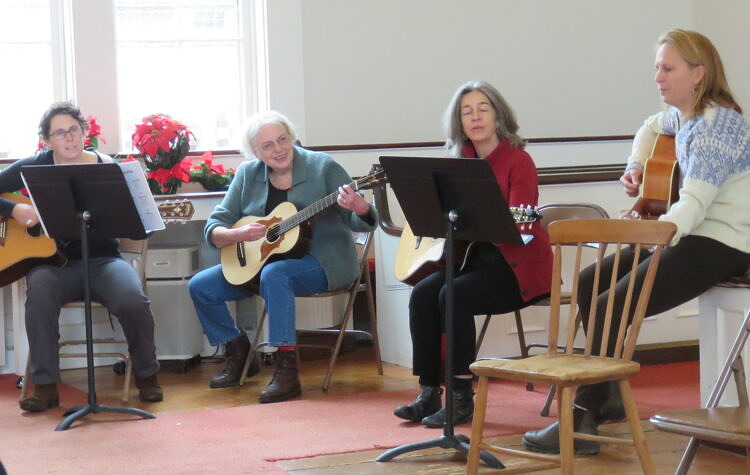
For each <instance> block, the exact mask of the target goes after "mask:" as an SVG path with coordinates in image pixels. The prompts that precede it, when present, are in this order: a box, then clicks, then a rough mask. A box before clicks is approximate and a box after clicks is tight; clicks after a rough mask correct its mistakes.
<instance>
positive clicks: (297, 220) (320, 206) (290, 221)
mask: <svg viewBox="0 0 750 475" xmlns="http://www.w3.org/2000/svg"><path fill="white" fill-rule="evenodd" d="M369 178H370V177H363V178H362V179H361V180H362V181H360V180H355V181H353V182H351V183H349V186H351V187H352V189H354V191H357V190H358V189H359V186H360V184H361V183H363V182H365V181H367V180H368V179H369ZM338 194H339V192H338V191H334V192H333V193H331V194H330V195H328V196H325V197H323V198H321V199H319V200H318V201H316V202H315V203H313V204H311V205H309V206H306V207H305V208H304V209H302V210H300V211H298V212H297V213H295V214H293V215H292V216H290V217H288V218H286V219H285V220H283V221H281V222H280V223H279V228H278V229H279V230H278V235H279V236H280V235H282V234H284V233H285V232H287V231H289V230H290V229H294V228H295V227H297V226H299V225H300V224H302V223H304V222H305V221H307V220H309V219H311V218H312V217H314V216H315V215H317V214H318V213H320V212H322V211H324V210H325V209H326V208H328V207H330V206H331V205H332V204H334V203H335V202H336V198H337V197H338Z"/></svg>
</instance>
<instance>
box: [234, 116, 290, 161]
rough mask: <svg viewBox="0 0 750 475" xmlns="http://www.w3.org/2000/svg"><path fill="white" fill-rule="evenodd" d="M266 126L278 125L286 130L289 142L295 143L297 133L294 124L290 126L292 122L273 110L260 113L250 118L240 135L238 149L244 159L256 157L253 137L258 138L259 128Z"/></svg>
mask: <svg viewBox="0 0 750 475" xmlns="http://www.w3.org/2000/svg"><path fill="white" fill-rule="evenodd" d="M268 124H276V125H280V126H281V127H283V128H284V130H286V133H287V134H288V135H289V140H290V141H291V142H292V143H295V142H296V141H297V132H296V130H295V127H294V124H292V121H291V120H289V118H288V117H287V116H285V115H284V114H282V113H281V112H276V111H273V110H272V111H266V112H260V113H258V114H255V115H254V116H252V117H250V118H249V119H248V120H247V124H246V125H245V132H244V133H243V135H242V143H240V149H241V150H242V154H243V155H245V157H247V158H255V157H256V156H257V153H256V148H255V147H256V145H257V144H256V143H255V137H257V136H258V132H259V131H260V128H261V127H263V126H264V125H268Z"/></svg>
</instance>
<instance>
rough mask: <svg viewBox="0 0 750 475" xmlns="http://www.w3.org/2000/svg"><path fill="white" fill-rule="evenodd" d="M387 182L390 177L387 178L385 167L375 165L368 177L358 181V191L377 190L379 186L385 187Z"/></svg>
mask: <svg viewBox="0 0 750 475" xmlns="http://www.w3.org/2000/svg"><path fill="white" fill-rule="evenodd" d="M387 182H388V177H386V176H385V170H383V167H382V166H380V165H374V166H373V167H372V168H371V169H370V171H369V172H368V174H367V175H365V176H363V177H360V178H358V179H357V180H356V184H357V189H358V190H368V189H370V188H377V187H378V186H383V185H384V184H386V183H387Z"/></svg>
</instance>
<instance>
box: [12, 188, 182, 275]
mask: <svg viewBox="0 0 750 475" xmlns="http://www.w3.org/2000/svg"><path fill="white" fill-rule="evenodd" d="M1 196H2V197H3V198H5V199H7V200H10V201H15V202H16V203H25V204H31V200H30V199H29V198H26V197H25V196H22V195H16V194H13V193H4V194H3V195H1ZM157 207H158V208H159V213H160V214H161V217H162V219H164V221H166V222H185V221H187V220H189V219H190V218H191V217H192V216H193V213H194V212H195V209H194V207H193V204H192V203H191V202H189V201H187V200H174V201H165V202H163V203H159V204H158V205H157ZM64 262H65V257H64V256H62V254H60V253H59V252H58V248H57V243H56V242H55V240H54V239H52V238H49V237H47V236H45V235H44V233H43V232H42V227H41V225H38V224H37V225H36V226H33V227H31V228H27V227H25V226H23V225H21V223H19V222H17V221H16V220H15V219H13V218H9V217H0V287H3V286H6V285H8V284H11V283H13V282H15V281H16V280H18V279H20V278H21V277H23V276H25V275H26V274H27V273H28V271H29V270H31V268H32V267H34V266H36V265H39V264H43V263H48V264H55V265H62V264H63V263H64Z"/></svg>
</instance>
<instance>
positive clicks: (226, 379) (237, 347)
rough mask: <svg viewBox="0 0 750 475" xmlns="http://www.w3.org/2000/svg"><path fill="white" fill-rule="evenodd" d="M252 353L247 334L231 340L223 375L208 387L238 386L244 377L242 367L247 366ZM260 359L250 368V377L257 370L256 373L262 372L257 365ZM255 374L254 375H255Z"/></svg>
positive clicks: (218, 375)
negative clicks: (246, 361) (246, 363)
mask: <svg viewBox="0 0 750 475" xmlns="http://www.w3.org/2000/svg"><path fill="white" fill-rule="evenodd" d="M249 353H250V340H248V339H247V334H246V333H245V332H244V331H243V332H242V333H240V336H238V337H236V338H235V339H233V340H230V341H228V342H227V344H226V359H227V362H226V364H225V365H224V369H223V370H221V373H219V374H217V375H216V376H214V377H213V379H211V382H210V383H209V385H208V387H210V388H228V387H231V386H237V385H238V384H240V378H241V377H242V367H243V366H245V360H246V359H247V355H248V354H249ZM257 361H258V359H257V358H256V359H255V363H256V364H254V365H251V366H250V368H248V371H247V374H248V376H252V375H251V374H250V373H251V372H252V371H253V370H255V373H257V372H258V371H260V366H259V365H258V364H257ZM255 373H253V374H255Z"/></svg>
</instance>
